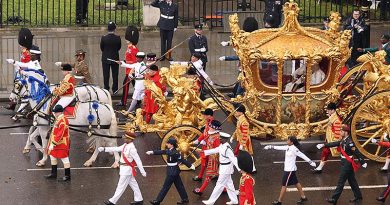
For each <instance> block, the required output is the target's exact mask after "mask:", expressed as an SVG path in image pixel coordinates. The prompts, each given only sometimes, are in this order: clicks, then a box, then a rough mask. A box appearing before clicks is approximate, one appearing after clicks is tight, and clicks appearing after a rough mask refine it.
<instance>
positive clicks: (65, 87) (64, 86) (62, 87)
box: [53, 82, 71, 96]
mask: <svg viewBox="0 0 390 205" xmlns="http://www.w3.org/2000/svg"><path fill="white" fill-rule="evenodd" d="M70 87H71V84H70V83H69V82H61V83H60V86H58V87H56V88H55V89H54V91H53V94H54V95H56V96H61V95H63V94H64V93H65V92H66V91H67V90H68V89H69V88H70Z"/></svg>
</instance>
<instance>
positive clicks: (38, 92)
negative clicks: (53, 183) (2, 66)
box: [20, 72, 119, 168]
mask: <svg viewBox="0 0 390 205" xmlns="http://www.w3.org/2000/svg"><path fill="white" fill-rule="evenodd" d="M23 73H24V75H25V76H26V79H27V80H26V81H25V83H26V85H27V86H26V87H24V86H23V87H22V89H21V91H20V92H24V90H23V89H27V92H28V95H29V96H30V98H29V103H30V105H31V107H32V108H33V109H34V110H35V111H37V114H35V115H34V120H33V122H34V127H36V129H35V130H34V129H33V128H30V133H29V138H30V139H31V138H32V137H31V136H34V135H39V136H41V139H42V146H41V147H40V145H39V144H38V143H37V142H36V143H35V142H33V143H34V145H35V146H37V149H38V148H39V150H40V151H41V152H42V153H43V158H42V159H41V160H39V161H38V162H37V164H36V165H37V166H43V165H45V162H46V160H47V158H48V157H47V152H46V147H47V139H46V136H47V135H48V134H50V133H49V131H50V126H49V120H50V117H51V115H50V105H51V103H52V99H51V98H50V99H48V100H46V97H45V98H44V99H43V98H42V97H44V96H45V95H46V93H49V92H50V89H49V87H47V86H46V84H45V83H44V79H43V77H42V76H41V75H39V74H36V73H34V72H23ZM53 88H54V87H52V89H53ZM44 100H45V101H46V102H44V103H43V101H44ZM75 113H76V114H75V117H74V118H69V124H70V125H77V126H83V127H87V128H88V127H90V128H93V129H92V130H93V131H94V132H95V133H97V134H100V135H104V136H116V133H117V121H116V116H115V112H114V109H113V108H112V106H111V105H110V104H104V103H99V102H97V101H90V102H78V105H77V109H76V112H75ZM100 126H101V129H99V127H100ZM94 139H96V147H100V146H116V145H117V143H116V139H115V138H107V137H95V138H94ZM98 153H99V152H98V150H97V149H96V150H95V151H94V153H93V155H92V156H91V158H90V159H89V160H87V161H86V162H85V163H84V166H91V165H92V163H93V162H94V161H95V160H96V158H97V155H98ZM114 156H115V162H114V164H113V165H112V166H111V167H113V168H117V167H118V166H119V154H118V153H114Z"/></svg>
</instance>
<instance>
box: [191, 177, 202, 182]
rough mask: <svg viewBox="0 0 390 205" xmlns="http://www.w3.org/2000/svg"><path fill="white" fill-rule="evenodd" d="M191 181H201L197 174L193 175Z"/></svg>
mask: <svg viewBox="0 0 390 205" xmlns="http://www.w3.org/2000/svg"><path fill="white" fill-rule="evenodd" d="M192 180H193V181H196V182H200V181H202V178H199V177H198V176H195V177H194V178H192Z"/></svg>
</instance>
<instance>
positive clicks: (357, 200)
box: [349, 198, 363, 203]
mask: <svg viewBox="0 0 390 205" xmlns="http://www.w3.org/2000/svg"><path fill="white" fill-rule="evenodd" d="M362 200H363V198H354V199H351V200H349V202H350V203H357V202H361V201H362Z"/></svg>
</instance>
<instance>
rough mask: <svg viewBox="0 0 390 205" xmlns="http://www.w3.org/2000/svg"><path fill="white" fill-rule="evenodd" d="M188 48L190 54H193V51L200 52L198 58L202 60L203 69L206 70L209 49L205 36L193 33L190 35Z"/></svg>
mask: <svg viewBox="0 0 390 205" xmlns="http://www.w3.org/2000/svg"><path fill="white" fill-rule="evenodd" d="M199 27H200V26H199ZM188 48H189V50H190V53H191V55H194V53H200V54H201V58H200V60H202V62H203V65H202V66H203V70H206V63H207V51H208V50H209V47H208V44H207V38H206V36H204V35H198V34H194V35H193V36H191V37H190V40H189V41H188Z"/></svg>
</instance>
